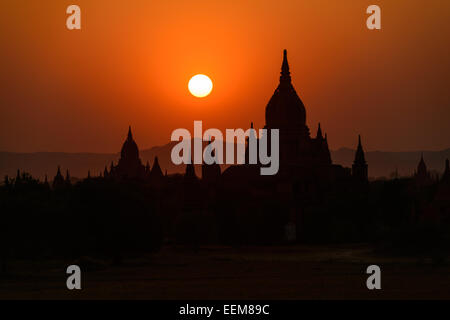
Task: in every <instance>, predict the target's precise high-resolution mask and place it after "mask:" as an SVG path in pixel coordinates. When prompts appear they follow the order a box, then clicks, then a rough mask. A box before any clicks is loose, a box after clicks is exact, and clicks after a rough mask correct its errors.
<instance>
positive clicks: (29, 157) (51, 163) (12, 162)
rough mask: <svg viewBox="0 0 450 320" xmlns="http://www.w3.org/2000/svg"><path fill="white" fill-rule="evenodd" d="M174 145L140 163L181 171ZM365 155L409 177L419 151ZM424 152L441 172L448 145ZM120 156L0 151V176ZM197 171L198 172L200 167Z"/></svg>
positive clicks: (77, 169) (343, 158)
mask: <svg viewBox="0 0 450 320" xmlns="http://www.w3.org/2000/svg"><path fill="white" fill-rule="evenodd" d="M175 144H176V142H170V143H168V144H166V145H163V146H155V147H152V148H149V149H143V150H141V151H140V156H141V159H142V161H143V163H144V164H146V162H147V161H149V163H150V165H152V164H153V159H154V157H155V156H158V160H159V163H160V165H161V168H162V170H163V172H164V171H165V170H167V172H168V173H169V174H171V173H181V172H184V168H185V166H184V165H179V166H176V165H174V164H173V163H172V161H171V159H170V153H171V150H172V147H173V146H174V145H175ZM354 155H355V150H352V149H350V148H340V149H338V150H335V151H331V158H332V160H333V163H335V164H340V165H343V166H345V167H351V165H352V162H353V158H354ZM365 155H366V160H367V163H368V165H369V176H370V177H389V176H390V175H391V174H392V173H393V172H394V171H395V170H396V169H398V173H399V175H400V176H410V175H411V174H413V173H414V170H415V169H416V168H417V164H418V163H419V160H420V156H421V152H420V151H407V152H386V151H370V152H366V153H365ZM423 155H424V159H425V163H426V164H427V166H428V169H429V170H432V171H436V172H440V173H441V172H443V170H444V165H445V159H447V158H450V148H448V149H445V150H441V151H424V152H423ZM119 157H120V154H119V153H64V152H35V153H15V152H0V177H3V176H5V175H9V176H10V177H14V176H15V175H16V171H17V169H20V170H21V171H26V172H29V173H31V174H32V175H33V176H35V177H38V178H41V179H42V178H44V176H45V175H46V174H47V175H48V178H49V179H50V180H51V179H53V177H54V175H55V174H56V170H57V167H58V165H59V166H61V170H62V171H63V173H64V174H65V171H66V169H69V171H70V174H71V176H72V177H80V178H82V177H86V176H87V172H88V170H90V172H91V175H99V174H100V173H102V172H103V170H104V168H105V166H107V167H108V168H109V166H110V164H111V162H112V161H114V163H116V164H117V161H118V159H119ZM197 173H198V174H199V175H200V170H199V168H197ZM1 180H3V179H1Z"/></svg>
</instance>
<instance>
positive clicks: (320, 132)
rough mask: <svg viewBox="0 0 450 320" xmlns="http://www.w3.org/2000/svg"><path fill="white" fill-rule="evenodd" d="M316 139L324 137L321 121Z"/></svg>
mask: <svg viewBox="0 0 450 320" xmlns="http://www.w3.org/2000/svg"><path fill="white" fill-rule="evenodd" d="M316 139H320V140H322V139H323V135H322V128H321V127H320V122H319V128H318V129H317V137H316Z"/></svg>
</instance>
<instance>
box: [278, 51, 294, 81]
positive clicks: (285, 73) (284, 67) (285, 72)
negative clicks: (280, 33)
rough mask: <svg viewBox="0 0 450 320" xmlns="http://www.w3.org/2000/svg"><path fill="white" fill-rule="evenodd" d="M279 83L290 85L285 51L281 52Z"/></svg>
mask: <svg viewBox="0 0 450 320" xmlns="http://www.w3.org/2000/svg"><path fill="white" fill-rule="evenodd" d="M280 83H291V73H290V71H289V63H288V59H287V50H286V49H284V51H283V63H282V65H281V76H280Z"/></svg>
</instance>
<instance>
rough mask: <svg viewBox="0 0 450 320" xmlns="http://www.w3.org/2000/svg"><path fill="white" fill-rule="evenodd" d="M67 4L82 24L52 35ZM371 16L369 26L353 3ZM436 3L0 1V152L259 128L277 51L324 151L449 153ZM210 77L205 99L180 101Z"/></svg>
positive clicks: (448, 56)
mask: <svg viewBox="0 0 450 320" xmlns="http://www.w3.org/2000/svg"><path fill="white" fill-rule="evenodd" d="M70 4H78V5H79V6H80V7H81V12H82V30H81V31H69V30H67V29H66V26H65V21H66V18H67V14H66V13H65V11H66V8H67V6H68V5H70ZM371 4H378V5H379V6H380V7H381V9H382V30H381V31H370V30H368V29H367V28H366V25H365V21H366V17H367V15H366V13H365V11H366V8H367V7H368V6H369V5H371ZM449 21H450V1H443V0H428V1H416V0H396V1H387V0H386V1H379V0H377V1H372V0H371V1H365V0H345V1H336V0H303V1H302V0H290V1H288V0H284V1H283V0H278V1H274V0H254V1H250V0H227V1H213V0H207V1H206V0H205V1H198V0H186V1H185V0H180V1H171V0H154V1H148V0H130V1H118V0H95V1H92V0H71V1H63V0H57V1H56V0H55V1H49V0H41V1H29V0H2V1H1V3H0V40H1V51H0V65H1V73H0V150H3V151H16V152H34V151H67V152H78V151H87V152H118V151H119V150H120V146H121V144H122V142H123V140H124V138H125V136H126V133H127V128H128V125H129V124H131V125H132V126H133V131H134V135H135V138H136V141H137V143H138V145H139V146H140V147H141V148H148V147H151V146H154V145H160V144H165V143H167V142H168V141H169V140H170V134H171V132H172V130H174V129H176V128H187V129H189V130H191V131H192V130H193V121H194V120H203V126H204V128H219V129H222V130H224V129H225V128H248V127H249V125H250V121H254V122H255V126H256V127H258V128H259V127H262V126H263V125H264V110H265V106H266V104H267V102H268V100H269V98H270V97H271V95H272V93H273V91H274V90H275V88H276V86H277V83H278V78H279V71H280V65H281V59H282V50H283V49H284V48H286V49H287V50H288V58H289V63H290V66H291V72H292V76H293V82H294V86H295V88H296V89H297V92H298V94H299V96H300V97H301V99H302V100H303V102H304V104H305V106H306V111H307V123H308V125H309V127H310V129H311V132H313V133H314V134H315V132H316V130H317V123H318V122H319V121H320V122H321V124H322V128H323V129H324V131H325V132H327V133H328V139H329V143H330V147H331V148H332V149H337V148H339V147H343V146H346V147H354V146H355V144H356V140H357V134H358V133H361V134H362V136H363V142H364V145H365V148H366V149H367V150H393V151H397V150H398V151H402V150H436V149H442V148H448V147H450V126H449V122H450V121H449V120H450V93H449V84H450V52H449V48H450V43H449V39H450V22H449ZM197 73H204V74H207V75H208V76H210V77H211V78H212V80H213V82H214V90H213V92H212V94H211V95H210V96H209V97H207V98H203V99H198V98H195V97H193V96H191V95H190V93H189V92H188V89H187V83H188V81H189V78H190V77H191V76H193V75H195V74H197Z"/></svg>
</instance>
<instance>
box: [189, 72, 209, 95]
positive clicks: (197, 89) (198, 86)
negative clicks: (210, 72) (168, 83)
mask: <svg viewBox="0 0 450 320" xmlns="http://www.w3.org/2000/svg"><path fill="white" fill-rule="evenodd" d="M188 88H189V92H190V93H191V94H192V95H193V96H195V97H197V98H203V97H206V96H208V95H209V94H210V93H211V91H212V88H213V83H212V81H211V79H210V78H209V77H208V76H205V75H204V74H197V75H195V76H193V77H192V78H191V80H189V84H188Z"/></svg>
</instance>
